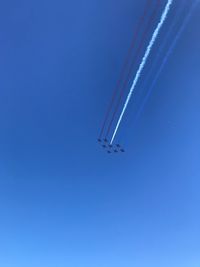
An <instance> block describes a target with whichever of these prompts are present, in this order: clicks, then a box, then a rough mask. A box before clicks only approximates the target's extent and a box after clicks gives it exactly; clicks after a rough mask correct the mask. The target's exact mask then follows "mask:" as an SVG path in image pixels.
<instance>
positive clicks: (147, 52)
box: [110, 0, 173, 144]
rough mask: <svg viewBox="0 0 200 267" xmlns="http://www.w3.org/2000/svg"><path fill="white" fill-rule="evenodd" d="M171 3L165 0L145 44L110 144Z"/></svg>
mask: <svg viewBox="0 0 200 267" xmlns="http://www.w3.org/2000/svg"><path fill="white" fill-rule="evenodd" d="M172 3H173V0H168V1H167V4H166V5H165V8H164V11H163V13H162V15H161V18H160V21H159V23H158V25H157V27H156V29H155V30H154V32H153V35H152V38H151V40H150V42H149V45H148V46H147V49H146V51H145V54H144V56H143V58H142V62H141V63H140V66H139V68H138V71H137V73H136V75H135V78H134V80H133V84H132V86H131V88H130V91H129V94H128V96H127V99H126V102H125V104H124V107H123V109H122V112H121V114H120V117H119V120H118V122H117V125H116V128H115V130H114V133H113V136H112V139H111V142H110V144H112V142H113V140H114V138H115V135H116V133H117V130H118V128H119V125H120V123H121V120H122V118H123V115H124V112H125V111H126V108H127V105H128V103H129V101H130V98H131V95H132V93H133V90H134V89H135V87H136V85H137V82H138V79H139V78H140V75H141V73H142V70H143V68H144V66H145V64H146V61H147V59H148V57H149V54H150V52H151V49H152V47H153V45H154V43H155V41H156V39H157V37H158V34H159V32H160V30H161V28H162V26H163V24H164V22H165V20H166V18H167V15H168V13H169V11H170V7H171V4H172Z"/></svg>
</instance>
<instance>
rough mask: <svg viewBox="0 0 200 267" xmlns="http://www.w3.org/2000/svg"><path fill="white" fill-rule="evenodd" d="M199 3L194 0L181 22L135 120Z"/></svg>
mask: <svg viewBox="0 0 200 267" xmlns="http://www.w3.org/2000/svg"><path fill="white" fill-rule="evenodd" d="M199 3H200V0H196V1H195V2H194V3H193V4H192V7H191V8H190V11H189V13H188V15H187V16H186V17H185V19H184V21H183V23H182V25H181V28H180V29H179V31H178V33H177V34H176V37H175V38H174V41H173V42H172V44H171V46H170V47H169V49H168V51H167V54H166V55H165V58H164V59H163V62H162V64H161V65H160V68H159V70H158V72H157V74H156V76H155V78H154V80H153V82H152V84H151V87H150V88H149V90H148V93H147V95H146V97H145V98H144V101H143V103H142V105H141V107H140V109H139V111H138V113H137V116H136V120H137V119H138V118H139V116H140V114H141V112H142V110H143V108H144V105H145V104H146V102H147V99H148V98H149V96H150V94H151V92H152V90H153V88H154V86H155V84H156V82H157V80H158V78H159V76H160V73H161V72H162V70H163V68H164V67H165V64H166V63H167V60H168V59H169V57H170V55H171V53H172V52H173V50H174V48H175V46H176V43H177V41H178V39H179V38H180V36H181V34H182V33H183V31H184V29H185V27H186V26H187V24H188V22H189V20H190V18H191V16H192V14H193V11H194V9H195V8H196V6H197V4H199Z"/></svg>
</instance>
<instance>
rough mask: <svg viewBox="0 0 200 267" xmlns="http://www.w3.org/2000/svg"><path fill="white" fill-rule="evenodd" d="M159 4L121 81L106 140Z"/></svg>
mask: <svg viewBox="0 0 200 267" xmlns="http://www.w3.org/2000/svg"><path fill="white" fill-rule="evenodd" d="M160 2H161V0H157V3H156V6H155V8H154V9H153V13H152V14H151V16H150V17H149V19H148V21H147V25H146V28H145V30H144V32H143V34H142V36H141V40H140V42H139V46H138V47H137V50H136V51H135V53H134V58H133V61H132V63H131V65H130V68H129V71H128V74H127V77H126V79H125V80H124V81H123V84H122V86H121V90H120V92H119V97H118V99H117V103H116V105H115V108H114V110H113V115H112V117H111V120H110V123H109V124H108V127H107V131H106V138H107V137H108V135H109V133H110V130H111V127H112V124H113V122H114V119H115V117H116V114H117V111H118V109H119V107H120V103H121V100H122V97H123V96H124V94H125V92H126V89H127V88H126V87H127V84H128V82H129V80H130V76H131V73H132V70H133V67H135V65H136V64H135V63H137V59H138V57H139V56H140V52H141V50H142V49H143V46H144V43H145V38H146V36H147V34H148V33H149V31H150V29H151V26H152V25H153V21H154V20H155V18H156V15H157V13H158V10H159V6H160Z"/></svg>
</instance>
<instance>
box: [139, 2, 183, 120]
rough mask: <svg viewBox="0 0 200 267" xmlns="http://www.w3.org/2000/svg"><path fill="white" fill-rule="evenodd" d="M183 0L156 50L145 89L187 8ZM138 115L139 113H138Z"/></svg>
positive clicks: (145, 82)
mask: <svg viewBox="0 0 200 267" xmlns="http://www.w3.org/2000/svg"><path fill="white" fill-rule="evenodd" d="M182 1H183V2H182V3H180V8H179V9H178V11H177V12H176V13H175V15H174V17H175V19H174V20H173V22H172V24H171V25H170V28H169V30H168V31H167V33H166V35H165V37H164V41H163V42H162V43H161V45H160V47H159V49H158V50H157V52H156V55H155V58H154V61H153V62H151V66H150V68H151V69H150V71H149V73H148V74H147V76H146V77H145V80H144V82H143V84H144V85H143V86H142V87H143V90H144V89H145V87H146V86H147V84H149V80H150V78H151V76H152V74H153V73H154V69H155V67H156V65H157V63H158V61H159V58H160V56H161V54H162V52H163V50H164V48H165V47H166V46H167V42H168V39H169V38H170V36H171V34H172V33H173V30H174V28H175V26H176V25H177V23H178V21H179V19H180V16H181V14H182V12H183V10H184V8H185V5H186V3H187V2H188V0H182ZM143 90H141V89H140V94H141V93H142V92H143ZM136 116H137V115H136Z"/></svg>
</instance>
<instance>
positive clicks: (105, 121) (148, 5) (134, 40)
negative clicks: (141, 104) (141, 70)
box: [99, 0, 152, 139]
mask: <svg viewBox="0 0 200 267" xmlns="http://www.w3.org/2000/svg"><path fill="white" fill-rule="evenodd" d="M151 1H152V0H146V4H145V8H144V11H143V14H142V16H141V17H140V19H139V21H138V22H137V27H136V30H135V32H134V35H133V39H132V42H131V46H130V48H129V50H128V54H127V56H126V60H125V63H124V65H123V68H122V71H121V75H120V78H119V80H118V81H117V85H116V87H115V90H114V93H113V95H112V99H111V102H110V105H109V107H108V109H107V111H106V115H105V117H104V120H103V124H102V127H101V131H100V134H99V138H100V139H101V137H102V135H103V132H104V129H105V126H106V123H107V121H108V117H109V114H110V112H111V109H112V107H113V104H114V101H115V99H116V97H117V93H118V90H119V88H120V86H121V83H122V81H123V79H124V77H125V74H126V70H127V68H128V64H129V60H130V57H131V53H132V51H133V49H134V48H135V45H136V41H137V39H138V35H139V32H140V30H141V27H142V25H143V24H144V21H145V18H146V16H147V13H148V10H149V9H150V4H151Z"/></svg>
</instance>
